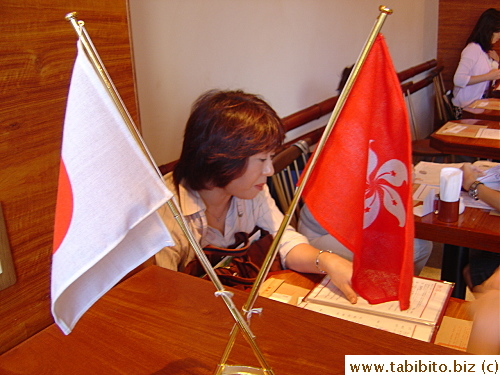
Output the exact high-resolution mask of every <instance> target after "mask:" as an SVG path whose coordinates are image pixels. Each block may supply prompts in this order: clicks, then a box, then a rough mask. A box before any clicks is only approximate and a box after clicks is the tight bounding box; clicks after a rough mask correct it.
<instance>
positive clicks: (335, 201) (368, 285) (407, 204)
mask: <svg viewBox="0 0 500 375" xmlns="http://www.w3.org/2000/svg"><path fill="white" fill-rule="evenodd" d="M409 129H410V128H409V123H408V115H407V112H406V107H405V102H404V99H403V95H402V92H401V86H400V83H399V80H398V78H397V76H396V72H395V70H394V66H393V64H392V61H391V58H390V55H389V51H388V49H387V46H386V44H385V40H384V38H383V36H382V35H380V34H379V35H378V36H377V38H376V40H375V42H374V44H373V47H372V49H371V50H370V52H369V54H368V56H367V59H366V61H365V64H364V65H363V66H362V68H361V70H360V72H359V75H358V78H357V79H356V81H355V83H354V85H353V87H352V90H351V93H350V95H349V96H348V98H347V101H346V103H345V105H344V108H343V109H342V112H341V113H340V116H339V117H338V119H337V122H336V124H335V127H334V128H333V131H332V133H331V134H330V136H329V138H328V140H327V142H326V144H325V147H324V148H323V151H322V153H321V155H320V156H319V158H318V161H317V164H316V166H315V167H314V170H313V171H312V173H311V176H310V180H309V181H308V182H307V184H306V186H305V188H304V193H303V196H304V200H305V202H306V203H307V205H308V207H309V209H310V210H311V212H312V214H313V215H314V217H315V218H316V220H318V222H319V223H320V224H321V225H322V226H323V227H324V228H325V229H326V230H327V231H328V232H329V233H330V234H331V235H332V236H334V237H336V238H337V239H338V240H339V241H340V242H341V243H342V244H343V245H344V246H346V247H347V248H349V249H350V250H351V251H352V252H353V253H354V261H353V267H354V274H353V278H352V285H353V288H354V289H355V291H356V292H357V293H358V294H359V295H360V296H361V297H363V298H365V299H366V300H368V302H370V303H381V302H387V301H394V300H399V303H400V307H401V309H403V310H404V309H407V308H408V307H409V297H410V292H411V285H412V277H413V235H414V223H413V211H412V206H413V205H412V196H411V195H412V186H411V179H410V176H411V138H410V133H409Z"/></svg>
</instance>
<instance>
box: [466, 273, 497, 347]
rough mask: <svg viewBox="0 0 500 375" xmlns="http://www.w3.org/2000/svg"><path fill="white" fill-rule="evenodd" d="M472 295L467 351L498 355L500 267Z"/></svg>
mask: <svg viewBox="0 0 500 375" xmlns="http://www.w3.org/2000/svg"><path fill="white" fill-rule="evenodd" d="M474 297H475V299H474V300H473V301H471V304H470V305H471V312H472V314H473V320H472V330H471V334H470V336H469V343H468V345H467V352H469V353H472V354H482V355H500V268H497V269H496V270H495V272H494V273H493V274H492V275H491V276H490V277H489V278H488V279H487V280H486V281H485V282H483V283H482V284H481V285H478V286H477V287H476V288H475V290H474Z"/></svg>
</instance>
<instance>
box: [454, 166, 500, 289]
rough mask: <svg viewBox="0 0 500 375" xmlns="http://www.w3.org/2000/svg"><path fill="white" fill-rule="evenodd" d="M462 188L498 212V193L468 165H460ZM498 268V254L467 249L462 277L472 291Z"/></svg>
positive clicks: (477, 170) (478, 172) (481, 173)
mask: <svg viewBox="0 0 500 375" xmlns="http://www.w3.org/2000/svg"><path fill="white" fill-rule="evenodd" d="M462 171H463V179H462V187H463V189H464V190H465V191H468V192H469V195H470V196H471V197H473V198H474V199H480V200H482V201H483V202H484V203H486V204H488V205H490V206H491V207H493V208H494V209H495V210H497V211H500V191H497V190H493V189H491V188H489V187H487V186H486V185H484V184H483V183H482V182H479V181H478V180H477V179H478V178H479V177H480V176H482V175H483V172H482V171H480V170H479V169H477V168H475V167H474V166H473V165H472V164H470V163H464V164H463V165H462ZM499 266H500V253H494V252H491V251H485V250H477V249H469V265H468V266H467V267H466V268H465V269H464V277H465V279H466V280H467V284H468V285H469V287H470V289H471V290H472V291H475V287H476V286H478V285H480V284H482V283H483V282H484V281H485V280H487V279H488V278H489V277H490V276H491V275H492V274H493V272H495V270H496V269H497V268H498V267H499Z"/></svg>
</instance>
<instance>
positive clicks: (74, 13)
mask: <svg viewBox="0 0 500 375" xmlns="http://www.w3.org/2000/svg"><path fill="white" fill-rule="evenodd" d="M77 16H78V15H77V14H76V12H71V13H68V14H66V16H65V17H64V18H66V21H71V20H72V19H76V17H77Z"/></svg>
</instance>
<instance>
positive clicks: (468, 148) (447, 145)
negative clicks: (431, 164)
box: [430, 119, 500, 159]
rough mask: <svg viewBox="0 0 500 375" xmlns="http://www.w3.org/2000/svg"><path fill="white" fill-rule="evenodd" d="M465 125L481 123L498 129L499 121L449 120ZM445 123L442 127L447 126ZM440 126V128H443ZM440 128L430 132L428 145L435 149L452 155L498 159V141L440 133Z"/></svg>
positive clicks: (499, 127) (499, 144) (499, 146)
mask: <svg viewBox="0 0 500 375" xmlns="http://www.w3.org/2000/svg"><path fill="white" fill-rule="evenodd" d="M450 122H452V123H458V124H466V125H482V126H487V127H488V128H490V129H500V122H499V121H498V120H497V121H488V120H477V119H462V120H454V121H450ZM447 126H448V125H447V124H445V125H444V126H443V127H447ZM443 127H442V128H443ZM442 128H441V129H442ZM441 129H439V130H437V131H436V132H434V133H432V134H431V137H430V145H431V146H432V147H433V148H435V149H436V150H439V151H442V152H446V153H449V154H453V155H466V156H473V157H479V158H485V159H500V141H499V140H496V139H487V138H472V137H460V136H455V135H446V134H442V133H440V131H441Z"/></svg>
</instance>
